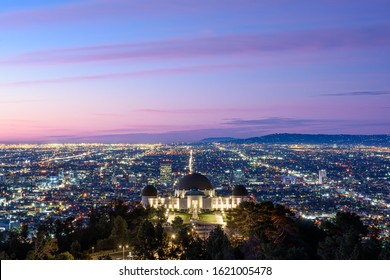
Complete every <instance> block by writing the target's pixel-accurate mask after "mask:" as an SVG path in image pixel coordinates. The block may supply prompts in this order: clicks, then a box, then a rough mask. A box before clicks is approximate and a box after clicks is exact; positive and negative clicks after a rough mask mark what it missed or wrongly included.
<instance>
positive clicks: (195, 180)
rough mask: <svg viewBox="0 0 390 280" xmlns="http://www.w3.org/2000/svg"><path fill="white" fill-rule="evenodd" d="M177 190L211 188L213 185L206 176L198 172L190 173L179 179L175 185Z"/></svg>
mask: <svg viewBox="0 0 390 280" xmlns="http://www.w3.org/2000/svg"><path fill="white" fill-rule="evenodd" d="M176 189H177V190H192V189H198V190H213V189H214V187H213V185H212V184H211V182H210V180H209V179H207V177H206V176H203V175H202V174H199V173H192V174H189V175H186V176H184V177H183V178H181V179H180V181H179V183H178V184H177V186H176Z"/></svg>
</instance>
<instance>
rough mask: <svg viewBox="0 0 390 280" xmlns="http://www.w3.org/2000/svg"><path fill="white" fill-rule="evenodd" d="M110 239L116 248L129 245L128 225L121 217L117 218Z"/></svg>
mask: <svg viewBox="0 0 390 280" xmlns="http://www.w3.org/2000/svg"><path fill="white" fill-rule="evenodd" d="M109 239H111V240H112V241H113V243H114V244H116V246H119V245H125V244H128V242H129V241H128V231H127V223H126V221H125V220H124V219H123V218H122V217H121V216H117V217H116V218H115V220H114V226H113V228H112V231H111V235H110V237H109Z"/></svg>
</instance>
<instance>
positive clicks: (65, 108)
mask: <svg viewBox="0 0 390 280" xmlns="http://www.w3.org/2000/svg"><path fill="white" fill-rule="evenodd" d="M272 133H310V134H389V133H390V1H388V0H371V1H360V0H353V1H347V0H337V1H335V0H326V1H312V0H300V1H296V0H261V1H260V0H240V1H232V0H207V1H199V0H161V1H159V0H153V1H152V0H134V1H132V0H128V1H124V0H80V1H77V0H71V1H63V0H50V1H49V0H46V1H39V0H37V1H30V0H23V1H18V0H2V1H1V5H0V143H37V142H39V143H74V142H108V143H111V142H130V143H142V142H145V143H148V142H174V141H196V140H200V139H203V138H208V137H236V138H247V137H253V136H261V135H266V134H272Z"/></svg>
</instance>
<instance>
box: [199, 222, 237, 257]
mask: <svg viewBox="0 0 390 280" xmlns="http://www.w3.org/2000/svg"><path fill="white" fill-rule="evenodd" d="M205 256H206V259H210V260H224V259H231V258H233V248H232V246H231V244H230V242H229V239H228V237H227V236H226V234H225V233H224V231H223V229H222V228H221V227H220V226H217V227H216V228H215V229H214V230H212V231H211V232H210V235H209V238H208V239H207V241H206V246H205Z"/></svg>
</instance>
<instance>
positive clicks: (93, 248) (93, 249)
mask: <svg viewBox="0 0 390 280" xmlns="http://www.w3.org/2000/svg"><path fill="white" fill-rule="evenodd" d="M94 251H95V247H93V246H92V255H93V253H94Z"/></svg>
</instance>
